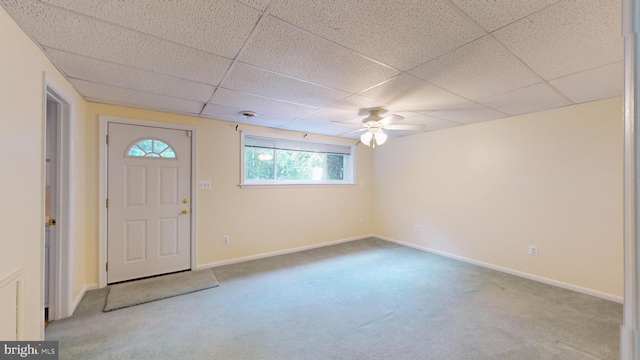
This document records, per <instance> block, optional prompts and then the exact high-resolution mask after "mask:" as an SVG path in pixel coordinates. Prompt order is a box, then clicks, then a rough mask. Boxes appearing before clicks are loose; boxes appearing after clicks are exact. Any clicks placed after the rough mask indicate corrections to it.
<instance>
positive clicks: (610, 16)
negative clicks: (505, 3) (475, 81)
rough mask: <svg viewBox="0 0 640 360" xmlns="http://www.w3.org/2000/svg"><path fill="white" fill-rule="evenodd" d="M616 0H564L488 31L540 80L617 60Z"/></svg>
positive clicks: (618, 5)
mask: <svg viewBox="0 0 640 360" xmlns="http://www.w3.org/2000/svg"><path fill="white" fill-rule="evenodd" d="M620 14H621V1H620V0H564V1H561V2H559V3H558V4H555V5H552V6H550V7H548V8H546V9H543V10H541V11H539V12H537V13H535V14H533V15H531V16H529V17H527V18H525V19H523V20H520V21H517V22H515V23H513V24H511V25H508V26H506V27H504V28H502V29H500V30H498V31H496V32H495V33H494V34H493V35H494V36H495V38H496V39H498V41H500V42H501V43H503V44H504V45H505V46H506V47H507V48H508V49H509V50H511V51H512V52H513V53H514V54H516V55H517V56H518V57H519V58H520V59H522V60H523V61H524V62H525V63H526V64H527V65H528V66H530V67H531V68H532V69H533V70H534V71H536V72H537V73H538V74H540V75H541V76H542V77H543V78H544V79H545V80H551V79H555V78H558V77H561V76H565V75H569V74H573V73H576V72H580V71H584V70H589V69H593V68H596V67H598V66H602V65H606V64H610V63H613V62H616V61H620V60H622V53H623V46H622V43H623V41H622V37H621V31H620V29H621V15H620Z"/></svg>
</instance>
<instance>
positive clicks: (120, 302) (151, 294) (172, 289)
mask: <svg viewBox="0 0 640 360" xmlns="http://www.w3.org/2000/svg"><path fill="white" fill-rule="evenodd" d="M219 285H220V283H218V279H216V276H215V275H214V274H213V271H211V269H204V270H198V271H184V272H180V273H175V274H169V275H163V276H156V277H152V278H148V279H142V280H136V281H130V282H125V283H120V284H115V285H111V286H110V288H109V294H108V295H107V299H106V301H105V305H104V310H103V311H105V312H106V311H112V310H117V309H122V308H126V307H129V306H134V305H140V304H144V303H148V302H151V301H156V300H162V299H166V298H169V297H173V296H178V295H183V294H188V293H192V292H194V291H200V290H204V289H210V288H213V287H216V286H219Z"/></svg>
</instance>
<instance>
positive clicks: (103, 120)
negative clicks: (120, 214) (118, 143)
mask: <svg viewBox="0 0 640 360" xmlns="http://www.w3.org/2000/svg"><path fill="white" fill-rule="evenodd" d="M109 123H119V124H128V125H140V126H151V127H158V128H165V129H174V130H187V131H191V164H190V165H191V215H192V216H191V231H190V233H191V240H190V241H191V270H195V269H196V221H197V219H196V217H197V216H196V214H197V209H198V207H197V203H198V202H197V201H198V199H197V195H198V191H197V187H196V183H197V180H196V174H197V172H196V164H197V159H196V149H197V146H196V145H197V142H198V141H197V127H196V126H191V125H178V124H172V123H165V122H157V121H150V120H138V119H130V118H123V117H117V116H108V115H100V131H99V135H98V136H99V137H98V143H99V144H100V149H99V167H100V169H99V176H98V179H99V184H98V189H99V196H98V204H99V206H98V217H99V219H98V286H99V287H100V288H103V287H105V286H107V269H106V264H107V207H106V202H107V175H108V174H107V168H108V166H107V165H108V164H107V142H106V138H107V134H108V126H109Z"/></svg>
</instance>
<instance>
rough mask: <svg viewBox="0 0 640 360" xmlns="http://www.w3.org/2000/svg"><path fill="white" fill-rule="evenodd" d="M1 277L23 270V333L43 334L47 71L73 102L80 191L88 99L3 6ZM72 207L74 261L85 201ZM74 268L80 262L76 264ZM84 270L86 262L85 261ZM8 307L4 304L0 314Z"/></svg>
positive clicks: (80, 246) (79, 277)
mask: <svg viewBox="0 0 640 360" xmlns="http://www.w3.org/2000/svg"><path fill="white" fill-rule="evenodd" d="M0 49H2V51H0V79H2V81H1V82H0V117H1V119H0V153H2V154H3V156H2V157H0V168H1V169H2V181H1V182H0V199H2V203H3V204H4V205H3V206H2V207H0V227H1V228H2V238H1V239H0V280H1V279H3V278H5V277H6V276H7V275H9V274H10V273H12V272H14V271H15V270H17V269H20V268H22V269H23V270H24V304H23V305H24V318H23V326H24V327H23V331H24V336H25V338H26V339H29V340H40V339H43V337H44V332H43V329H44V323H43V308H42V306H43V266H42V262H43V255H42V249H43V243H44V240H43V239H44V235H43V234H44V233H43V225H44V210H43V205H44V186H43V176H44V175H43V165H44V156H43V139H44V137H43V131H44V116H43V112H44V111H43V110H44V73H46V74H47V75H48V76H49V77H50V79H51V80H52V81H53V82H54V83H55V84H56V85H57V86H59V87H60V88H61V89H62V90H63V91H64V92H65V93H66V95H68V96H69V99H68V100H69V101H71V102H73V103H74V108H73V109H74V111H73V120H72V138H73V139H72V141H73V148H72V154H73V163H74V165H73V167H72V171H73V177H74V178H75V180H74V183H73V184H72V185H73V186H74V189H79V191H83V189H84V188H85V177H84V175H83V174H84V169H83V164H84V157H83V156H84V155H83V151H82V150H83V149H84V145H85V144H84V139H85V137H84V134H85V129H84V125H83V124H84V116H85V113H86V110H85V108H84V101H83V100H82V99H81V98H80V97H79V95H78V94H77V93H76V92H75V90H74V89H73V88H72V87H71V85H70V84H69V83H68V82H67V81H66V80H65V79H64V78H63V77H62V75H61V74H60V73H59V72H58V71H57V70H56V69H55V68H54V67H53V65H52V64H51V63H50V62H49V60H48V59H47V58H46V57H45V56H44V54H43V53H42V51H41V50H40V49H39V48H38V47H37V46H35V44H34V43H33V42H32V41H31V40H30V39H29V38H28V37H27V36H26V35H25V34H24V32H22V30H21V29H20V28H19V27H18V25H17V24H16V23H15V22H14V21H13V20H12V19H11V18H10V17H9V15H8V14H7V13H6V12H5V11H4V9H1V8H0ZM71 206H72V208H73V213H72V214H71V215H72V216H73V217H74V218H75V220H76V221H75V224H76V226H75V227H74V228H73V229H71V239H70V240H71V242H72V246H73V252H74V254H75V255H76V259H79V261H80V262H81V261H82V260H81V259H82V257H81V256H79V255H81V254H84V252H85V250H84V245H85V243H84V238H85V235H86V227H85V224H84V216H83V214H84V207H85V202H84V199H83V198H82V197H81V196H74V197H73V199H72V203H71ZM72 266H76V267H77V266H78V264H77V263H74V264H72ZM80 267H81V268H83V267H84V265H83V264H80ZM81 271H82V270H80V272H76V273H74V274H75V276H74V278H73V279H72V281H73V288H74V296H75V295H77V294H78V293H79V292H80V290H81V289H82V287H84V284H85V279H84V275H83V274H82V273H81ZM4 311H8V309H0V318H2V316H1V312H4Z"/></svg>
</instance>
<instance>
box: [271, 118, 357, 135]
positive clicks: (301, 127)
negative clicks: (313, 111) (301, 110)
mask: <svg viewBox="0 0 640 360" xmlns="http://www.w3.org/2000/svg"><path fill="white" fill-rule="evenodd" d="M280 128H281V129H286V130H295V131H302V132H310V133H314V134H322V135H331V136H337V135H341V134H344V133H346V132H349V131H352V130H354V128H353V127H349V126H345V125H341V124H339V123H331V122H324V121H320V122H318V121H313V120H308V119H297V120H294V121H292V122H290V123H287V124H284V125H282V126H280Z"/></svg>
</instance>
